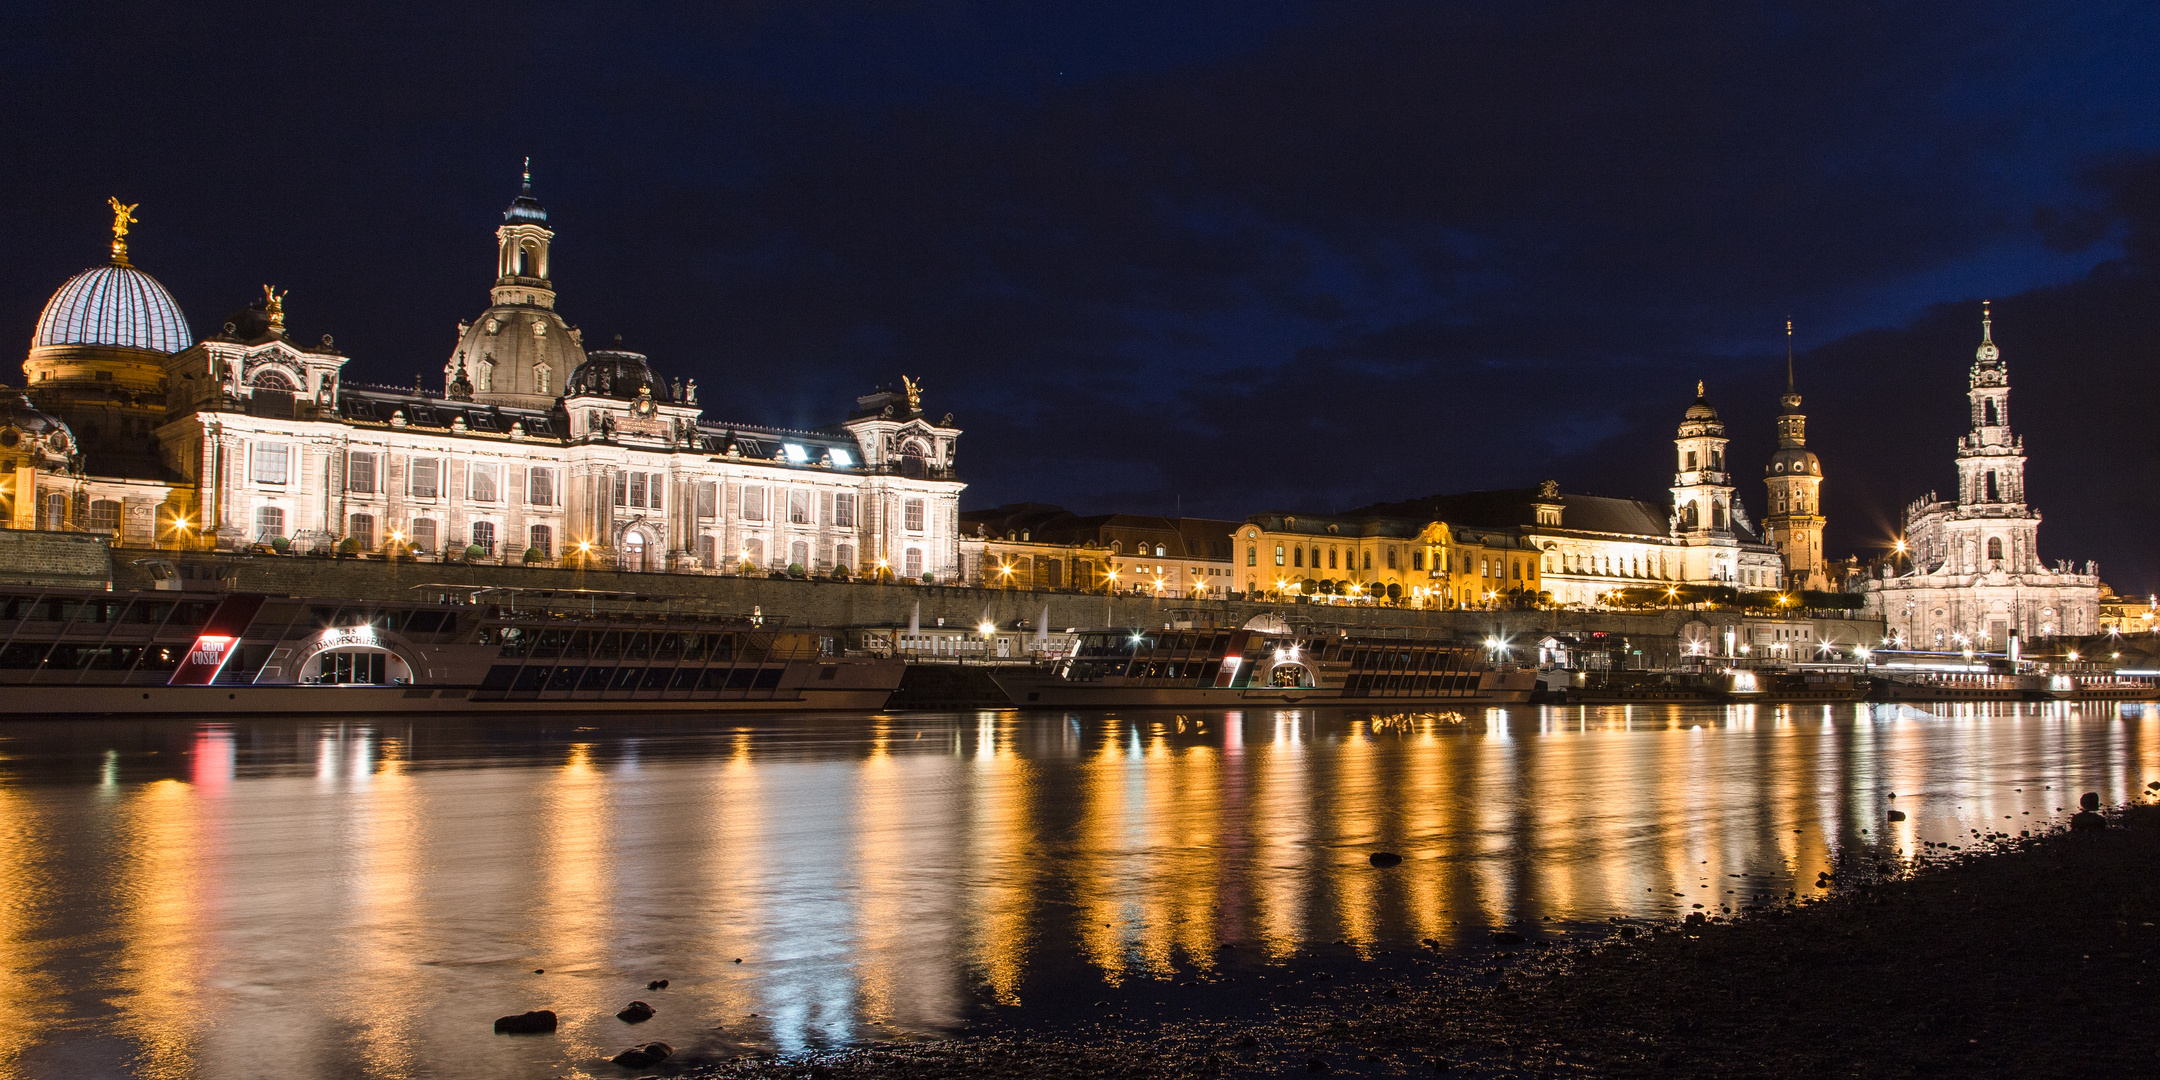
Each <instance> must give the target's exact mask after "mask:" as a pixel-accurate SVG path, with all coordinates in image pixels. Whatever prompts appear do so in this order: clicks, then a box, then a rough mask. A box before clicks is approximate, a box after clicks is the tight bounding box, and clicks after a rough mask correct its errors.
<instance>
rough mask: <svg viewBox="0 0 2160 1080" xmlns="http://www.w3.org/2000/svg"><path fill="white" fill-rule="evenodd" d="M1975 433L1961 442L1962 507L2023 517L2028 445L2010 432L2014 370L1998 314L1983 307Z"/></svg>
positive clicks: (1975, 369) (1974, 377)
mask: <svg viewBox="0 0 2160 1080" xmlns="http://www.w3.org/2000/svg"><path fill="white" fill-rule="evenodd" d="M1966 396H1967V397H1969V398H1971V399H1972V430H1971V431H1970V432H1968V433H1966V434H1965V435H1964V436H1963V437H1961V438H1960V439H1958V452H1957V470H1958V506H1960V507H1963V508H1968V509H1972V510H1978V511H1981V512H1985V513H1990V514H1996V515H2002V516H2010V517H2015V516H2018V515H2020V514H2022V513H2024V511H2025V441H2024V440H2023V439H2020V438H2018V437H2016V436H2014V435H2012V434H2010V368H2009V367H2008V365H2006V364H2004V363H2003V358H2002V350H2001V349H1998V348H1996V347H1995V313H1994V309H1993V308H1992V307H1991V306H1988V305H1985V304H1983V305H1982V306H1981V308H1980V348H1979V349H1978V350H1977V351H1975V352H1974V353H1973V366H1972V389H1971V390H1970V391H1968V392H1967V393H1966Z"/></svg>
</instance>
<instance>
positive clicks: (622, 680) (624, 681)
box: [608, 667, 645, 690]
mask: <svg viewBox="0 0 2160 1080" xmlns="http://www.w3.org/2000/svg"><path fill="white" fill-rule="evenodd" d="M644 675H645V669H644V668H641V667H626V668H616V669H615V681H614V682H613V683H611V684H609V686H608V689H610V690H635V689H637V685H638V680H639V679H640V678H643V677H644Z"/></svg>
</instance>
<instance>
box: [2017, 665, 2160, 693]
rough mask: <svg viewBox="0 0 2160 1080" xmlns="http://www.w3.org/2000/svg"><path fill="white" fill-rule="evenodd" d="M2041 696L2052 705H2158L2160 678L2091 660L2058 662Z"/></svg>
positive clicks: (2046, 673) (2049, 671)
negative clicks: (2077, 702)
mask: <svg viewBox="0 0 2160 1080" xmlns="http://www.w3.org/2000/svg"><path fill="white" fill-rule="evenodd" d="M2042 675H2043V676H2044V678H2045V679H2046V683H2045V685H2044V686H2043V687H2042V688H2041V691H2040V696H2042V697H2043V698H2044V699H2046V700H2049V701H2156V700H2160V676H2155V675H2154V673H2152V672H2149V671H2143V672H2139V671H2121V670H2117V669H2115V668H2110V667H2108V666H2106V665H2105V664H2100V663H2095V662H2093V661H2090V660H2072V661H2067V662H2066V661H2054V662H2051V663H2049V664H2048V665H2046V670H2045V671H2044V672H2043V673H2042Z"/></svg>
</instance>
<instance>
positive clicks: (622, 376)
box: [564, 348, 668, 401]
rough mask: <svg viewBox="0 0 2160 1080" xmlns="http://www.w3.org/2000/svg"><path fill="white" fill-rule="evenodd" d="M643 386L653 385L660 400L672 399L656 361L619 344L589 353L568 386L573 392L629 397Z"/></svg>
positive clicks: (566, 389) (654, 392)
mask: <svg viewBox="0 0 2160 1080" xmlns="http://www.w3.org/2000/svg"><path fill="white" fill-rule="evenodd" d="M641 386H650V387H652V391H653V398H654V400H656V401H666V400H667V399H668V394H667V384H666V383H663V382H661V381H660V377H659V376H658V375H655V374H653V369H652V362H651V361H650V360H648V359H647V358H646V356H645V354H644V353H634V352H630V351H628V350H625V349H619V348H618V349H594V350H593V351H592V352H590V353H588V354H586V360H585V362H584V363H583V364H581V365H579V366H578V369H577V370H576V371H574V372H572V373H571V375H570V382H569V383H568V384H567V385H566V386H565V387H564V389H565V391H567V392H568V393H570V394H598V395H600V396H603V397H614V398H626V399H627V398H634V397H636V396H638V388H639V387H641Z"/></svg>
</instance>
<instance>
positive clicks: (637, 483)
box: [630, 472, 645, 510]
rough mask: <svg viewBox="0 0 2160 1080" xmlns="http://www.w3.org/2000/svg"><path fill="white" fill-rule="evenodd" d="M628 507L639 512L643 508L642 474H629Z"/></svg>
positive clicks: (643, 488) (643, 484) (643, 487)
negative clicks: (634, 508)
mask: <svg viewBox="0 0 2160 1080" xmlns="http://www.w3.org/2000/svg"><path fill="white" fill-rule="evenodd" d="M630 505H631V506H633V507H636V508H638V509H640V510H642V509H644V508H645V474H644V473H641V472H634V473H631V474H630Z"/></svg>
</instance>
